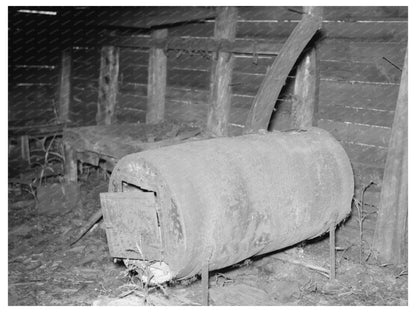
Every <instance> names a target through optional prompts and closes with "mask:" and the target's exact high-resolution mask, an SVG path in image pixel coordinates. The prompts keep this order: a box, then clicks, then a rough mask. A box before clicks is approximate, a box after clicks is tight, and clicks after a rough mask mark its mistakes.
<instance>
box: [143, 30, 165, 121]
mask: <svg viewBox="0 0 416 312" xmlns="http://www.w3.org/2000/svg"><path fill="white" fill-rule="evenodd" d="M167 36H168V30H167V29H157V30H153V31H152V39H166V38H167ZM166 73H167V56H166V54H165V51H164V50H163V49H161V48H151V49H150V52H149V77H148V82H147V112H146V123H148V124H155V123H159V122H161V121H163V119H164V118H165V101H166V99H165V98H166Z"/></svg>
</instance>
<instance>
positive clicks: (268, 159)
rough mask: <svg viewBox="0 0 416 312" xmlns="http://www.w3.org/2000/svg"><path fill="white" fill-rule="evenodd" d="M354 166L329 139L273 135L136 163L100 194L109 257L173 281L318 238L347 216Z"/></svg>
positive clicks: (153, 153)
mask: <svg viewBox="0 0 416 312" xmlns="http://www.w3.org/2000/svg"><path fill="white" fill-rule="evenodd" d="M353 189H354V180H353V173H352V168H351V164H350V161H349V159H348V157H347V155H346V153H345V151H344V149H343V148H342V146H341V145H340V144H339V142H337V141H336V140H335V139H334V138H333V137H332V136H331V135H330V134H329V133H328V132H326V131H325V130H322V129H319V128H310V129H307V130H304V131H289V132H267V133H259V134H249V135H243V136H239V137H232V138H229V137H226V138H214V139H208V140H200V141H192V142H186V143H182V144H178V145H174V146H168V147H163V148H160V149H156V150H148V151H144V152H140V153H135V154H130V155H127V156H125V157H123V158H122V159H121V160H120V161H119V162H118V163H117V165H116V167H115V168H114V170H113V172H112V175H111V178H110V185H109V192H108V193H104V194H102V197H101V202H102V206H103V214H104V221H105V224H106V227H107V237H108V243H109V247H110V253H111V255H112V256H113V257H118V258H130V259H142V260H146V261H150V262H155V261H160V262H163V263H165V264H166V265H167V267H168V268H169V270H170V276H171V277H172V278H177V279H182V278H186V277H190V276H193V275H195V274H197V273H199V272H201V268H202V264H203V263H205V262H206V261H208V262H209V269H210V270H214V269H220V268H223V267H226V266H229V265H232V264H235V263H237V262H239V261H241V260H244V259H246V258H249V257H251V256H254V255H260V254H264V253H268V252H271V251H275V250H278V249H281V248H284V247H288V246H291V245H293V244H296V243H298V242H301V241H303V240H307V239H311V238H314V237H317V236H319V235H321V234H323V233H325V232H327V231H328V230H329V227H330V225H331V224H332V223H334V222H335V223H339V222H340V221H342V220H343V219H344V218H345V217H346V216H347V215H348V214H349V213H350V210H351V200H352V196H353Z"/></svg>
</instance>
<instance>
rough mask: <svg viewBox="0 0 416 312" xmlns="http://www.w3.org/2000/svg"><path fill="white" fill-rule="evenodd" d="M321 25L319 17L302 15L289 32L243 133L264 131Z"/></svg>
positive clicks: (254, 104)
mask: <svg viewBox="0 0 416 312" xmlns="http://www.w3.org/2000/svg"><path fill="white" fill-rule="evenodd" d="M321 24H322V19H321V18H320V17H316V16H313V15H310V14H306V15H304V16H303V18H302V20H301V21H300V22H299V24H298V25H297V26H296V27H295V29H294V30H293V31H292V33H291V34H290V36H289V38H288V39H287V40H286V42H285V44H284V45H283V48H282V50H281V51H280V54H279V55H278V56H277V57H276V59H275V60H274V62H273V64H272V66H271V67H270V69H269V70H268V72H267V74H266V77H265V78H264V80H263V82H262V84H261V86H260V89H259V91H258V92H257V95H256V97H255V99H254V102H253V105H252V106H251V109H250V111H249V114H248V118H247V121H246V125H245V128H244V131H243V132H244V133H250V132H253V131H258V130H260V129H267V126H268V124H269V122H270V117H271V115H272V112H273V108H274V106H275V104H276V100H277V97H278V96H279V93H280V91H281V89H282V87H283V86H284V84H285V82H286V79H287V76H288V75H289V72H290V70H291V69H292V67H293V65H294V64H295V63H296V60H297V59H298V57H299V55H300V54H301V53H302V51H303V49H304V48H305V46H306V45H307V44H308V42H309V41H310V40H311V38H312V37H313V35H314V34H315V33H316V31H317V30H319V29H320V27H321Z"/></svg>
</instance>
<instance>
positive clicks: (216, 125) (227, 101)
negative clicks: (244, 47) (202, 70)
mask: <svg viewBox="0 0 416 312" xmlns="http://www.w3.org/2000/svg"><path fill="white" fill-rule="evenodd" d="M237 16H238V11H237V8H236V7H219V8H218V15H217V19H216V21H215V31H214V35H215V39H217V40H221V39H228V40H231V41H232V40H234V38H235V34H236V30H237ZM215 57H217V59H216V60H215V59H213V61H212V72H211V92H210V101H209V103H210V106H209V111H208V121H207V130H208V131H210V132H211V133H213V134H215V135H217V136H226V135H227V134H228V119H229V115H230V107H231V87H230V84H231V78H232V72H233V67H234V56H233V55H232V54H231V53H228V52H218V55H214V58H215Z"/></svg>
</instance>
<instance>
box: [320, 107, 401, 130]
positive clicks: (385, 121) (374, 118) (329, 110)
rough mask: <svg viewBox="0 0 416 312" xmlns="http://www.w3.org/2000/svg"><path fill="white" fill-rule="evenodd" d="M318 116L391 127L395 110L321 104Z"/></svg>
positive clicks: (333, 119)
mask: <svg viewBox="0 0 416 312" xmlns="http://www.w3.org/2000/svg"><path fill="white" fill-rule="evenodd" d="M318 116H319V118H321V119H328V120H332V121H341V122H344V121H347V122H351V123H358V124H364V125H370V126H382V127H391V126H392V124H393V119H394V111H374V110H367V109H357V108H352V107H347V106H342V105H331V106H327V105H319V110H318Z"/></svg>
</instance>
